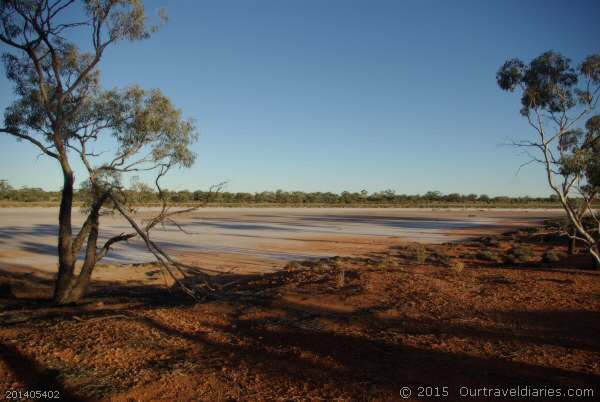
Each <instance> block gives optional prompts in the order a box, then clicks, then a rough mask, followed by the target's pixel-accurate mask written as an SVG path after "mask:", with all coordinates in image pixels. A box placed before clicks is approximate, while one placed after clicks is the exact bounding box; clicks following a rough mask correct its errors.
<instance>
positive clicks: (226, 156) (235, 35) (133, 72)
mask: <svg viewBox="0 0 600 402" xmlns="http://www.w3.org/2000/svg"><path fill="white" fill-rule="evenodd" d="M146 7H147V11H148V13H149V14H154V13H156V10H157V9H158V8H160V7H165V8H166V9H167V11H168V14H169V16H170V21H169V23H168V24H167V25H166V26H165V27H164V28H163V29H162V30H161V31H160V32H159V33H157V34H156V35H155V36H154V37H153V38H152V39H150V40H149V41H145V42H141V43H140V42H137V43H132V44H130V43H121V44H119V45H118V46H116V47H113V48H111V49H109V50H108V51H107V53H106V54H105V57H104V61H103V64H102V69H103V83H104V85H105V86H106V87H114V86H119V87H120V86H126V85H129V84H134V83H137V84H140V85H142V86H144V87H147V88H154V87H158V88H161V89H162V90H163V91H164V92H165V93H166V94H167V95H169V96H170V97H171V98H172V100H173V101H174V103H175V104H176V105H177V106H179V107H180V108H181V109H182V110H183V111H184V114H185V115H186V116H187V117H192V118H194V119H196V120H197V124H198V127H199V129H200V133H201V137H200V140H199V142H198V143H197V144H195V145H194V150H195V151H196V152H197V153H198V156H199V157H198V161H197V163H196V165H195V166H194V167H193V168H192V169H190V170H183V171H177V172H174V173H172V174H171V176H170V177H168V179H167V180H166V181H165V184H166V186H167V187H169V188H171V189H184V188H188V189H202V188H207V187H208V186H209V185H210V184H213V183H217V182H221V181H224V180H228V181H229V186H228V189H229V190H230V191H249V192H254V191H262V190H275V189H278V188H282V189H284V190H304V191H334V192H340V191H342V190H350V191H360V190H362V189H366V190H368V191H378V190H383V189H387V188H391V189H394V190H396V191H397V192H398V193H411V194H412V193H424V192H426V191H428V190H439V191H442V192H444V193H448V192H461V193H471V192H474V193H487V194H490V195H498V194H508V195H526V194H527V195H546V194H548V193H549V192H548V191H547V189H546V185H545V184H544V181H543V180H544V179H543V175H542V174H541V171H540V170H539V167H537V166H531V167H527V168H525V169H524V170H521V172H520V173H519V174H518V175H517V168H518V166H519V165H520V164H521V163H522V162H524V161H526V160H527V158H526V156H524V155H521V154H520V153H519V151H518V150H517V149H514V148H511V147H507V146H502V144H503V143H505V142H506V141H507V140H509V139H511V138H523V136H528V135H532V133H531V130H530V129H529V128H528V126H527V124H526V121H525V120H524V119H523V118H522V117H521V116H520V115H519V113H518V110H519V103H518V97H517V96H516V95H512V94H507V93H505V92H501V91H500V90H499V89H498V88H497V86H496V82H495V73H496V71H497V69H498V67H499V66H500V65H501V64H502V63H503V62H504V61H505V60H506V59H507V58H511V57H520V58H523V59H526V60H529V59H531V58H532V57H534V56H537V55H538V54H539V53H541V52H543V51H545V50H548V49H554V50H557V51H560V52H562V53H564V54H565V55H567V56H569V57H571V58H572V59H573V60H575V61H580V60H581V59H582V58H583V57H585V56H586V55H588V54H591V53H597V52H600V40H599V39H600V24H599V23H598V21H600V2H599V1H597V0H589V1H584V0H580V1H545V0H544V1H542V0H539V1H507V0H502V1H478V0H474V1H427V0H418V1H417V0H415V1H383V0H370V1H368V0H364V1H350V0H326V1H325V0H304V1H301V0H269V1H250V0H248V1H245V0H238V1H227V0H214V1H197V0H187V1H166V0H155V1H148V2H146ZM0 90H1V92H0V93H1V95H0V107H2V109H3V108H4V107H5V106H6V105H7V104H8V103H9V102H10V101H11V99H12V96H13V95H12V90H11V87H10V85H9V83H8V82H7V81H6V80H5V79H4V75H2V80H1V81H0ZM36 156H37V152H36V151H35V150H34V148H33V147H32V146H30V145H28V144H26V143H17V142H16V141H15V140H14V139H13V138H11V137H8V136H5V135H0V179H8V180H9V181H10V183H12V184H13V185H14V186H22V185H28V186H35V187H42V188H45V189H58V188H59V187H60V183H61V179H60V171H59V168H58V167H57V166H55V163H54V161H52V160H48V159H47V158H43V157H40V158H39V159H36ZM83 176H84V175H83V172H81V173H80V174H79V175H78V179H81V178H83Z"/></svg>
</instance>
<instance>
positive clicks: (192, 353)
mask: <svg viewBox="0 0 600 402" xmlns="http://www.w3.org/2000/svg"><path fill="white" fill-rule="evenodd" d="M515 246H519V247H521V248H522V249H526V250H527V253H526V256H525V258H523V260H522V261H520V262H515V261H512V262H511V263H505V262H496V261H488V260H489V259H490V258H488V257H489V255H488V256H485V260H482V258H483V256H482V254H481V252H482V251H484V250H485V251H489V252H490V253H491V255H493V256H497V257H498V259H499V260H503V259H505V256H506V255H508V254H510V253H511V252H510V249H511V248H512V247H515ZM419 247H423V246H417V245H410V244H404V245H398V246H396V247H393V248H390V249H389V250H387V251H385V252H378V253H371V254H370V255H368V256H365V257H364V258H356V257H337V258H329V259H322V260H319V261H316V262H303V263H293V264H290V265H289V266H288V267H287V269H286V270H284V271H281V272H276V273H272V274H265V275H259V276H255V277H253V279H252V280H251V281H250V282H248V281H246V282H244V283H240V284H239V285H237V286H235V287H234V288H233V289H231V291H229V292H227V293H220V294H218V295H213V296H211V297H210V298H209V299H207V300H206V301H204V302H200V303H193V302H191V301H189V300H187V299H185V298H184V297H183V296H181V295H179V294H178V293H177V292H175V291H172V292H171V291H169V290H168V289H166V288H164V287H160V286H151V285H147V284H139V283H132V284H123V283H120V284H106V283H101V284H99V285H97V286H96V287H95V288H94V289H93V292H92V294H91V295H90V297H89V298H88V299H87V300H86V302H85V303H83V304H81V305H76V306H65V307H52V306H49V304H48V302H47V301H45V300H41V299H35V298H31V295H30V296H29V298H27V295H26V293H25V292H24V291H23V289H25V287H26V285H27V284H29V285H31V289H35V291H42V290H43V289H44V288H46V289H47V290H48V286H49V285H50V284H51V282H50V281H49V279H48V278H33V277H16V276H13V277H11V278H8V279H9V280H8V282H10V283H12V285H13V286H15V287H19V286H20V287H19V289H21V292H22V293H21V294H20V297H21V299H19V300H14V299H12V298H5V299H1V300H0V304H2V306H3V309H2V310H1V311H2V312H1V313H0V357H1V360H0V390H1V391H2V395H5V391H6V390H27V389H29V390H31V389H36V390H56V391H59V392H60V395H61V396H62V397H63V398H64V400H112V401H147V400H169V401H173V400H177V401H187V400H205V401H230V400H249V401H254V400H294V401H296V400H306V401H315V400H402V398H401V397H400V392H401V389H402V388H403V387H410V389H411V391H412V396H411V397H410V398H408V399H404V400H440V399H445V400H457V399H460V398H459V391H460V387H461V386H464V387H473V388H477V387H479V388H480V387H509V386H512V387H516V386H521V387H522V388H523V387H526V386H528V387H530V389H533V388H535V389H539V388H543V389H545V390H548V389H550V388H551V389H554V390H556V389H558V388H560V391H561V392H567V390H568V389H570V388H571V389H574V388H581V389H593V391H594V393H595V395H596V398H597V395H598V393H599V392H600V388H599V387H598V384H600V338H599V337H598V333H599V330H600V320H599V318H600V273H599V272H597V271H593V270H588V269H584V268H586V267H591V260H590V259H588V258H587V257H585V256H582V255H577V256H574V257H572V258H563V259H562V261H560V262H558V263H552V264H549V263H544V262H541V258H542V253H543V252H544V251H546V250H548V249H549V248H553V249H556V250H564V246H563V245H562V244H560V243H557V242H556V240H555V239H553V238H552V237H551V236H548V235H547V234H545V233H544V232H539V233H535V234H531V233H525V232H520V233H518V234H511V235H505V236H497V237H493V238H487V239H482V240H480V241H473V242H462V243H451V244H445V245H440V246H428V247H426V248H419ZM419 254H420V255H421V259H419V256H418V255H419ZM463 266H464V267H463ZM230 279H232V278H228V279H226V280H230ZM36 281H37V282H36ZM444 386H447V387H449V388H448V393H449V395H448V397H446V398H443V397H438V398H435V397H431V398H427V397H426V395H425V394H426V392H428V391H427V388H425V389H423V394H424V395H421V396H419V387H444ZM433 390H434V391H435V389H433ZM443 391H444V390H443V388H438V392H443ZM463 392H465V390H464V389H463ZM546 392H547V391H546ZM463 399H464V398H463ZM514 399H515V398H510V397H509V398H494V400H514ZM519 399H520V398H519ZM565 399H567V398H564V397H563V398H544V397H542V398H536V400H565ZM578 399H582V398H578ZM467 400H490V399H487V398H485V397H483V396H481V395H480V397H472V398H467ZM596 400H597V399H596Z"/></svg>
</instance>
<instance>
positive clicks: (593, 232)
mask: <svg viewBox="0 0 600 402" xmlns="http://www.w3.org/2000/svg"><path fill="white" fill-rule="evenodd" d="M496 79H497V82H498V85H499V86H500V88H501V89H503V90H505V91H510V92H513V91H515V90H519V91H520V93H521V115H522V116H524V117H525V118H527V121H528V122H529V125H530V126H531V127H532V128H533V129H534V131H535V135H536V136H535V138H534V139H532V140H523V141H517V142H515V145H517V146H520V147H526V148H530V149H532V150H533V152H531V153H530V155H531V161H532V162H538V163H540V164H541V165H542V166H543V167H544V169H545V172H546V180H547V182H548V185H549V186H550V188H551V189H552V191H553V192H554V193H555V194H556V196H557V197H558V200H559V201H560V203H561V205H562V206H563V208H564V210H565V212H566V214H567V217H568V219H569V221H570V223H571V224H572V226H573V227H574V229H575V230H574V232H572V233H570V234H569V235H570V236H571V238H572V239H577V240H579V241H580V242H582V243H583V244H585V246H586V248H587V249H588V250H589V252H590V253H591V254H592V256H593V257H594V260H595V261H596V264H597V265H600V244H599V241H598V236H599V230H600V217H599V216H598V212H597V211H596V210H595V209H594V202H596V201H597V200H598V196H599V194H600V144H599V141H600V115H599V114H598V102H599V99H600V55H598V54H594V55H590V56H588V57H587V58H585V60H584V61H583V62H582V63H581V64H580V65H579V66H577V67H575V66H573V65H572V63H571V60H570V59H568V58H566V57H564V56H563V55H561V54H559V53H556V52H552V51H548V52H545V53H543V54H541V55H540V56H538V57H536V58H534V59H533V60H532V61H531V62H530V63H529V64H526V63H524V62H523V61H521V60H519V59H512V60H508V61H507V62H505V63H504V65H503V66H502V67H501V68H500V69H499V71H498V73H497V75H496ZM586 219H589V220H591V221H592V224H591V225H589V224H586Z"/></svg>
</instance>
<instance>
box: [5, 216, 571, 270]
mask: <svg viewBox="0 0 600 402" xmlns="http://www.w3.org/2000/svg"><path fill="white" fill-rule="evenodd" d="M151 212H152V210H150V209H142V210H140V212H139V217H140V219H142V218H143V216H147V214H149V213H151ZM57 215H58V211H57V209H54V208H2V209H0V269H4V270H7V269H9V270H18V271H20V272H23V271H28V270H32V269H35V270H41V271H46V272H53V271H55V267H56V234H57V230H58V228H57ZM560 215H561V212H560V211H558V210H480V209H435V210H432V209H400V208H393V209H392V208H369V209H367V208H202V209H199V210H197V211H194V212H191V213H187V214H186V215H182V216H180V217H179V219H178V222H179V223H180V224H181V226H182V227H183V228H184V229H185V231H186V232H187V233H184V232H182V231H181V230H179V229H178V228H177V227H175V226H165V227H160V228H157V229H156V230H155V231H154V232H153V239H154V240H156V241H157V242H158V243H159V244H161V245H162V246H163V247H164V248H165V249H167V250H169V251H170V252H171V253H173V254H175V255H177V256H178V257H179V258H181V259H183V260H184V261H193V262H194V263H195V264H198V265H200V266H202V267H205V268H208V269H214V270H218V271H221V272H232V271H235V272H240V273H242V272H243V273H261V272H269V271H272V270H275V269H278V268H280V267H282V266H283V265H285V264H286V263H287V262H288V261H291V260H302V259H308V258H314V257H325V256H334V255H345V256H352V255H364V254H367V253H369V252H372V251H381V250H384V249H386V248H387V247H389V246H391V245H393V244H395V243H396V244H397V243H399V242H406V241H417V242H423V243H443V242H448V241H453V240H460V239H464V238H467V237H474V236H481V235H486V234H492V233H498V232H502V231H506V230H510V229H514V228H518V227H523V226H531V225H535V224H538V223H540V222H541V221H542V220H543V219H546V218H551V217H557V216H560ZM82 221H83V216H82V215H81V214H80V213H79V212H78V211H75V212H74V227H75V229H78V227H79V225H81V223H82ZM129 231H130V229H129V227H128V225H127V222H125V221H124V220H123V219H121V218H118V217H114V216H105V217H103V218H102V230H101V237H102V238H103V239H106V238H108V237H110V236H114V235H117V234H120V233H123V232H129ZM149 261H152V256H151V255H150V254H149V253H148V252H146V250H145V248H144V245H143V243H142V242H141V241H139V240H132V241H129V242H128V243H122V244H119V245H118V246H116V247H115V248H114V250H113V252H112V253H111V254H110V255H109V257H107V258H106V259H105V260H103V262H104V264H105V265H106V264H108V265H123V264H126V265H130V264H135V263H140V262H149ZM95 275H96V277H97V278H98V279H101V277H102V276H103V272H102V269H100V270H98V272H97V273H96V274H95ZM106 279H108V278H106Z"/></svg>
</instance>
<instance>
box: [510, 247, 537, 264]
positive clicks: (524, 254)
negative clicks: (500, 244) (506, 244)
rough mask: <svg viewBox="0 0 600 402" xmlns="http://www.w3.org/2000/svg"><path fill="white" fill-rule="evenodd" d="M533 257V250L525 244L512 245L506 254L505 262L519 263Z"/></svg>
mask: <svg viewBox="0 0 600 402" xmlns="http://www.w3.org/2000/svg"><path fill="white" fill-rule="evenodd" d="M532 258H533V252H532V251H531V249H530V248H529V247H526V246H522V245H520V246H514V247H513V248H511V249H510V251H509V252H508V254H507V255H506V262H508V263H510V264H520V263H523V262H527V261H529V260H531V259H532Z"/></svg>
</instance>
